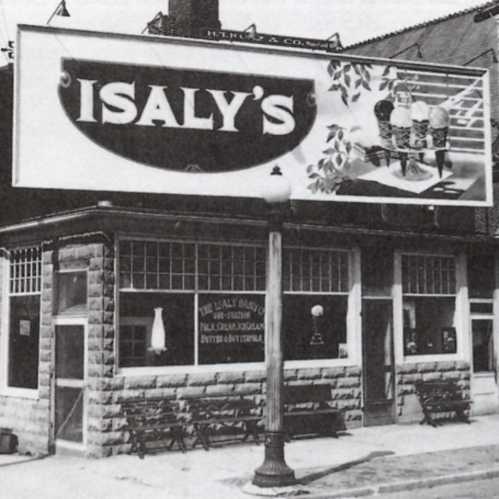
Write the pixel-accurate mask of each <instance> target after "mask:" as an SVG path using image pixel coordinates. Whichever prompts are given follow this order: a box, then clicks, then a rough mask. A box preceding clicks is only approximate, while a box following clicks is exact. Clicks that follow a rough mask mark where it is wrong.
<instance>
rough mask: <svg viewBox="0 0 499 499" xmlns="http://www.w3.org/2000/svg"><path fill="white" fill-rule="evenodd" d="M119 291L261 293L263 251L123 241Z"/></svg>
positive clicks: (244, 248)
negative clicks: (197, 290) (155, 290)
mask: <svg viewBox="0 0 499 499" xmlns="http://www.w3.org/2000/svg"><path fill="white" fill-rule="evenodd" d="M120 287H121V288H122V289H127V288H129V289H159V290H179V291H194V290H195V289H200V290H204V291H221V290H223V291H264V290H265V248H264V247H263V246H256V245H253V246H249V245H226V244H224V245H222V244H211V243H210V244H207V243H203V244H198V243H186V242H156V241H122V242H121V243H120Z"/></svg>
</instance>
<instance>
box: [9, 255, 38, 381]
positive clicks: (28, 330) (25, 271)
mask: <svg viewBox="0 0 499 499" xmlns="http://www.w3.org/2000/svg"><path fill="white" fill-rule="evenodd" d="M9 270H10V274H9V306H10V314H9V359H8V386H11V387H16V388H29V389H36V388H38V358H39V355H38V349H39V334H40V291H41V250H40V248H23V249H18V250H13V251H11V252H10V265H9Z"/></svg>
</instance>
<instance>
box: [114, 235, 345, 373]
mask: <svg viewBox="0 0 499 499" xmlns="http://www.w3.org/2000/svg"><path fill="white" fill-rule="evenodd" d="M265 260H266V249H265V246H264V244H263V243H262V244H261V245H259V244H242V243H241V244H237V243H215V242H191V241H147V240H128V239H122V240H121V241H120V243H119V265H118V267H119V279H120V282H119V283H120V292H119V366H120V367H122V368H129V367H152V366H196V365H215V364H216V365H221V364H239V363H261V362H263V361H264V360H265V279H266V276H265V269H266V262H265ZM350 288H351V285H350V272H349V253H348V251H345V250H330V249H316V248H314V249H311V248H291V247H289V248H284V251H283V291H284V299H283V343H284V355H285V360H312V359H324V358H326V359H336V358H346V357H348V343H347V309H348V302H349V300H348V298H349V292H350ZM155 345H156V346H155Z"/></svg>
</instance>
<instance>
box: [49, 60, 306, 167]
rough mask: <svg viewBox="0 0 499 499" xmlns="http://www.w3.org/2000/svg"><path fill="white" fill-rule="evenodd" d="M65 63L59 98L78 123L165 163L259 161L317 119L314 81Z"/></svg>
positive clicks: (104, 140)
mask: <svg viewBox="0 0 499 499" xmlns="http://www.w3.org/2000/svg"><path fill="white" fill-rule="evenodd" d="M62 68H63V77H62V84H61V85H60V86H59V93H60V99H61V103H62V106H63V108H64V110H65V111H66V113H67V115H68V117H69V118H70V120H71V121H72V123H73V125H74V126H76V127H77V128H78V129H79V130H80V131H81V132H82V133H83V134H84V135H86V136H87V137H88V138H89V139H91V140H93V141H95V142H96V143H97V144H99V145H101V146H102V147H104V148H106V149H108V150H110V151H112V152H114V153H116V154H119V155H120V156H123V157H124V158H127V159H132V160H134V161H137V162H140V163H145V164H148V165H152V166H156V167H158V168H166V169H172V170H184V169H185V165H186V164H196V165H198V167H199V168H200V170H201V171H204V172H224V171H231V170H240V169H243V168H248V167H250V166H255V165H259V164H262V163H265V162H268V161H271V160H273V159H276V158H278V157H279V156H282V155H283V154H285V153H286V152H288V151H290V150H292V149H294V148H296V147H298V146H299V145H300V143H301V142H302V141H303V139H304V138H305V137H306V135H307V134H308V133H309V132H310V129H311V128H312V125H313V124H314V121H315V114H316V107H315V106H314V105H310V98H311V96H312V95H313V90H314V81H313V80H305V79H303V80H301V79H297V78H296V79H290V78H269V77H264V76H256V75H241V74H237V73H224V72H215V71H193V70H185V69H176V68H157V67H153V66H130V65H125V64H116V63H103V62H94V61H83V60H81V61H80V60H76V59H63V61H62ZM297 117H299V118H297ZM130 144H133V147H130Z"/></svg>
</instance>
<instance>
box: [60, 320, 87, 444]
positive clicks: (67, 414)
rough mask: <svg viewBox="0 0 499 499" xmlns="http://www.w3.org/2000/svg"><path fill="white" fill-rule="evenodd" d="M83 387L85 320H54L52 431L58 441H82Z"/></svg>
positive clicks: (83, 439) (70, 442) (61, 442)
mask: <svg viewBox="0 0 499 499" xmlns="http://www.w3.org/2000/svg"><path fill="white" fill-rule="evenodd" d="M84 389H85V324H81V323H80V324H57V325H56V326H55V400H54V405H55V408H54V409H55V410H54V432H55V440H56V442H57V443H58V444H63V445H64V444H65V443H69V444H77V445H83V444H84V441H85V438H84V437H85V435H84V433H85V432H84V415H85V410H84V409H85V407H84V406H85V393H84Z"/></svg>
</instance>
